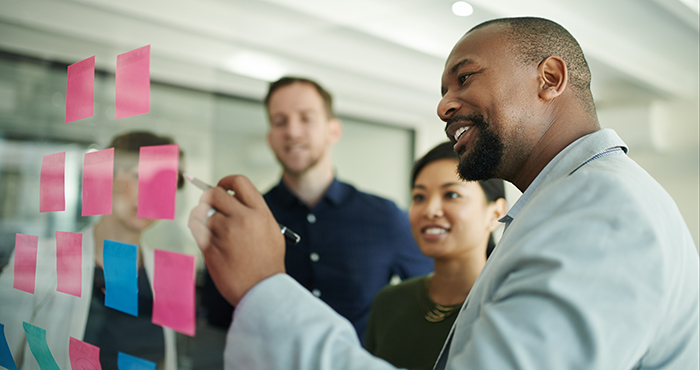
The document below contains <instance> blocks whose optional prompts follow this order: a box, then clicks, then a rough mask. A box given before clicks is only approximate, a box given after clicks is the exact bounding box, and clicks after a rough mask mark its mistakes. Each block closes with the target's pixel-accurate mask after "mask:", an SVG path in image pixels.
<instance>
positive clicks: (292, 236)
mask: <svg viewBox="0 0 700 370" xmlns="http://www.w3.org/2000/svg"><path fill="white" fill-rule="evenodd" d="M184 177H185V178H186V179H187V181H189V182H191V183H192V185H194V186H196V187H198V188H200V189H201V190H209V189H211V188H212V186H211V185H209V184H207V183H205V182H204V181H202V180H200V179H198V178H196V177H189V176H187V175H184ZM215 212H216V210H214V209H213V208H212V209H211V210H209V213H208V214H207V216H211V215H213V214H214V213H215ZM278 225H279V226H280V231H281V232H282V235H284V238H285V239H287V241H289V242H290V243H292V244H295V245H296V244H299V241H300V240H301V236H299V234H297V233H295V232H294V231H292V230H290V229H289V228H288V227H287V226H284V225H282V224H279V223H278Z"/></svg>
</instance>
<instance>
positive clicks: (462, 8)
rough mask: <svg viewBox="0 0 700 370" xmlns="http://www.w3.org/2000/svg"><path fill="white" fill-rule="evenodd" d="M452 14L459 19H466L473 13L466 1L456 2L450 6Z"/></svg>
mask: <svg viewBox="0 0 700 370" xmlns="http://www.w3.org/2000/svg"><path fill="white" fill-rule="evenodd" d="M452 13H455V15H458V16H460V17H466V16H469V15H472V13H474V8H473V7H472V6H471V5H469V3H468V2H466V1H457V2H455V3H454V4H452Z"/></svg>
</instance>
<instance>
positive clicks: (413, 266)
mask: <svg viewBox="0 0 700 370" xmlns="http://www.w3.org/2000/svg"><path fill="white" fill-rule="evenodd" d="M332 103H333V102H332V98H331V95H330V94H329V93H328V92H327V91H326V90H325V89H324V88H323V87H321V86H320V85H319V84H318V83H316V82H315V81H312V80H309V79H305V78H299V77H283V78H281V79H280V80H278V81H276V82H273V83H271V84H270V88H269V91H268V93H267V96H266V98H265V106H266V107H267V113H268V117H269V119H270V129H269V131H268V135H267V142H268V145H269V146H270V148H271V149H272V151H273V152H274V153H275V156H276V157H277V160H278V161H279V163H280V164H281V165H282V169H283V172H282V179H281V180H280V182H279V183H278V184H277V185H276V186H275V187H273V188H272V189H271V190H270V191H269V192H267V194H265V196H264V198H265V201H266V202H267V205H268V206H269V207H270V209H271V210H272V214H273V215H274V216H275V218H276V219H277V221H278V222H280V223H281V224H283V225H285V226H287V227H289V228H290V229H291V230H294V231H295V232H297V233H298V234H299V235H300V236H301V241H300V242H299V244H297V245H291V244H289V245H287V250H286V253H285V266H286V270H287V273H288V274H289V275H290V276H291V277H293V278H294V279H296V280H297V281H298V282H299V283H300V284H301V285H303V286H304V287H305V288H306V289H308V290H309V291H311V293H312V294H313V295H315V296H316V297H319V298H320V299H321V300H323V301H324V302H326V303H327V304H328V305H329V306H331V308H333V309H334V310H336V311H337V312H338V313H340V314H341V315H342V316H344V317H345V318H347V319H348V320H350V322H351V323H352V324H353V326H354V327H355V330H356V331H357V334H358V337H359V338H361V339H364V337H365V335H364V332H365V327H366V326H367V320H368V318H369V311H370V308H371V305H372V301H373V300H374V296H375V295H376V294H377V292H379V290H380V289H381V288H382V287H384V286H385V285H387V284H388V283H389V281H390V280H391V278H392V276H393V275H397V276H399V277H400V278H401V279H406V278H409V277H413V276H419V275H424V274H427V273H429V272H430V271H432V260H430V259H429V258H427V257H425V256H424V255H423V254H422V253H421V252H420V250H419V249H418V246H417V245H416V243H415V241H414V240H413V237H412V234H411V229H410V225H409V223H408V217H407V215H406V213H404V212H403V211H401V210H400V209H399V208H398V207H397V206H396V205H395V204H394V203H393V202H391V201H389V200H387V199H384V198H380V197H378V196H375V195H371V194H367V193H363V192H360V191H358V190H357V189H355V188H354V187H353V186H351V185H349V184H346V183H343V182H340V181H338V180H337V179H336V178H335V174H334V172H333V163H332V161H331V146H332V145H333V144H335V143H336V142H337V141H338V140H339V139H340V137H341V131H342V128H341V122H340V120H339V119H338V118H336V117H335V115H334V113H333V104H332ZM278 233H279V230H278ZM206 281H207V282H208V283H207V285H206V286H207V288H206V289H205V292H208V293H207V294H206V296H205V297H204V303H205V305H206V306H207V308H208V316H209V322H210V323H212V324H214V325H217V326H221V327H224V328H228V326H229V325H230V323H231V314H232V312H233V307H232V306H231V305H230V304H228V303H227V302H226V301H225V300H224V299H223V298H222V297H221V296H220V295H219V294H218V292H216V288H215V287H214V286H213V284H211V279H210V278H209V277H207V280H206Z"/></svg>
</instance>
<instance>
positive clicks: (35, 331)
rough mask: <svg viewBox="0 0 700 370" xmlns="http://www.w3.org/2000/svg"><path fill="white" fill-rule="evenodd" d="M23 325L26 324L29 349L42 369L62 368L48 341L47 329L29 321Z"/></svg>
mask: <svg viewBox="0 0 700 370" xmlns="http://www.w3.org/2000/svg"><path fill="white" fill-rule="evenodd" d="M22 326H24V333H25V334H26V335H27V343H29V349H30V350H31V351H32V354H33V355H34V358H35V359H36V362H37V363H38V364H39V368H40V369H41V370H61V369H60V368H59V367H58V364H57V363H56V360H54V359H53V355H52V354H51V350H50V349H49V344H48V343H46V330H44V329H42V328H40V327H38V326H34V325H32V324H29V323H27V322H23V323H22Z"/></svg>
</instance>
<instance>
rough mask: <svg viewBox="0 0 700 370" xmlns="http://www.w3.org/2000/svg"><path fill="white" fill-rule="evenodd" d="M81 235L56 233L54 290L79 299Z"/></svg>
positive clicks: (81, 263) (81, 265)
mask: <svg viewBox="0 0 700 370" xmlns="http://www.w3.org/2000/svg"><path fill="white" fill-rule="evenodd" d="M82 271H83V234H81V233H70V232H63V231H56V290H57V291H59V292H63V293H66V294H70V295H74V296H76V297H80V290H81V288H82Z"/></svg>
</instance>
